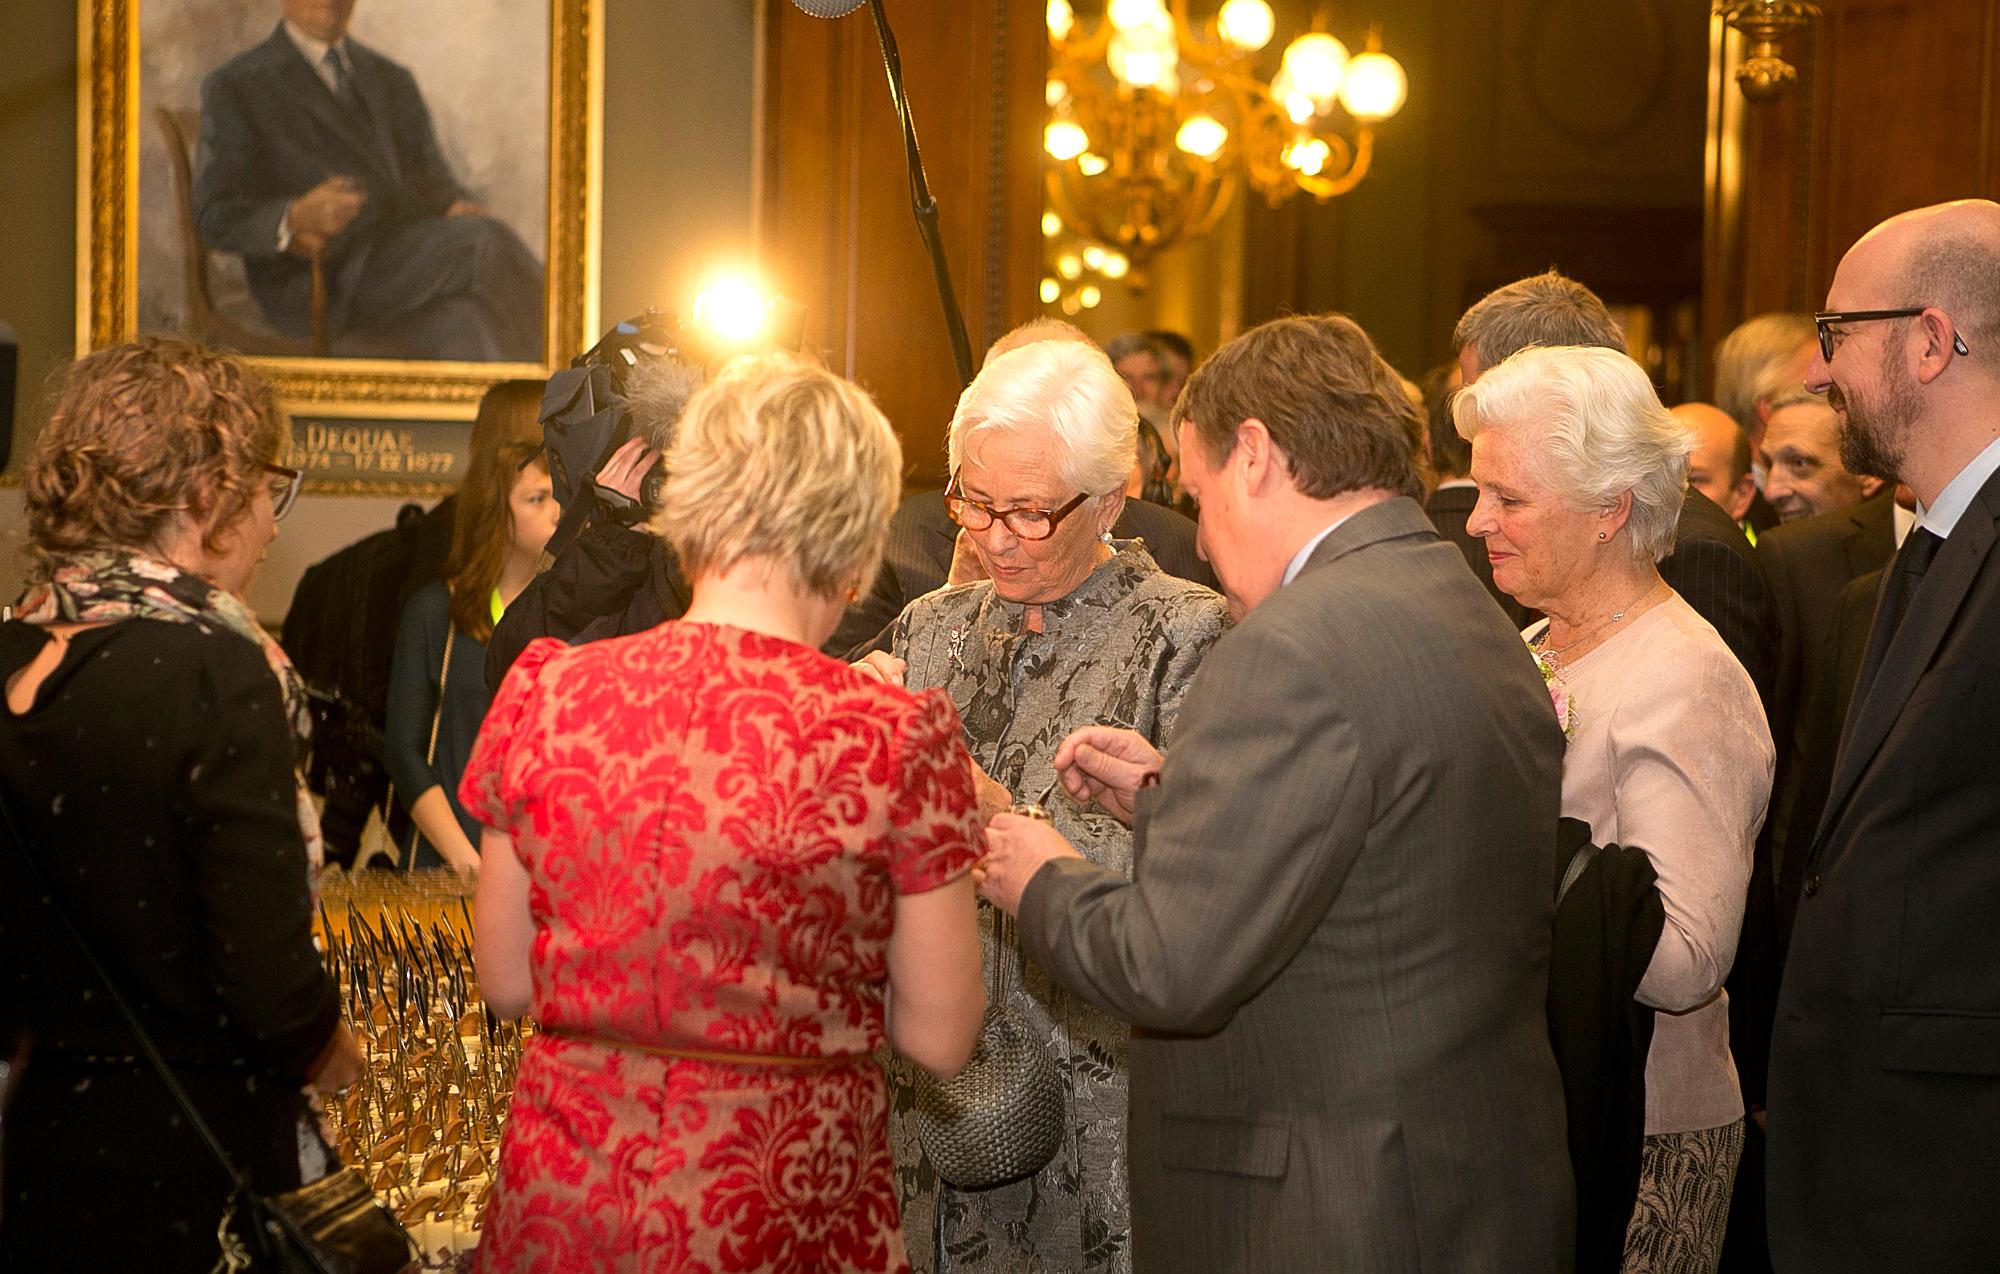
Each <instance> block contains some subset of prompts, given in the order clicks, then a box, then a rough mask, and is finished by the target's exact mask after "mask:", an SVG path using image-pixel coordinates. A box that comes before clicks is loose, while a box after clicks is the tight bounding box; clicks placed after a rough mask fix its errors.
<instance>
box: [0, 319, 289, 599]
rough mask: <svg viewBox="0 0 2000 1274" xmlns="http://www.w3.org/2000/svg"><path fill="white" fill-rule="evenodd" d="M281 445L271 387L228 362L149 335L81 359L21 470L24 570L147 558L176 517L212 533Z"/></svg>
mask: <svg viewBox="0 0 2000 1274" xmlns="http://www.w3.org/2000/svg"><path fill="white" fill-rule="evenodd" d="M290 439H291V429H290V426H289V424H288V423H287V422H286V419H285V414H284V412H283V411H281V410H280V409H279V407H278V400H277V397H276V395H274V394H273V393H272V392H271V387H270V386H269V385H268V384H266V383H265V381H264V378H263V377H261V376H259V375H258V374H257V373H255V372H253V371H251V370H250V369H249V368H248V367H247V366H245V365H244V364H243V363H241V362H238V361H237V360H236V359H235V358H232V357H231V356H229V355H227V354H223V353H220V352H218V351H216V350H211V349H207V348H204V347H202V346H200V345H195V344H192V343H190V342H188V341H182V340H175V339H172V338H170V337H161V336H148V337H142V338H140V339H139V340H136V341H131V342H128V343H126V344H123V345H113V346H111V347H109V348H107V349H101V350H98V351H97V352H95V353H93V354H87V355H85V356H84V357H82V358H80V359H78V360H76V361H75V362H74V363H71V364H70V365H69V367H68V368H66V369H65V370H64V371H63V373H62V377H61V379H60V381H59V382H58V384H57V387H56V401H55V409H54V411H53V412H52V413H51V414H50V416H49V420H48V423H47V424H45V425H43V426H42V431H41V433H40V434H39V435H38V436H37V437H36V439H35V445H34V448H33V450H32V451H30V452H29V454H28V460H27V464H26V465H25V466H24V467H23V469H22V476H21V485H22V487H23V489H24V490H25V493H26V495H27V514H28V519H27V522H28V552H29V554H30V556H31V558H32V565H31V572H32V573H33V574H34V576H35V577H36V578H37V579H46V578H47V577H48V574H49V572H50V571H52V570H53V569H54V567H55V565H56V564H57V563H58V562H60V561H61V560H63V559H64V558H68V557H72V556H75V555H77V554H80V553H87V552H92V551H96V550H103V549H137V550H150V549H154V548H156V547H157V546H158V545H159V544H160V541H161V540H162V539H163V538H165V537H166V535H167V534H168V532H169V531H170V529H171V528H172V525H173V522H174V519H175V518H176V517H178V516H179V515H181V514H186V515H188V516H189V517H196V518H201V517H206V518H212V519H213V524H212V529H213V530H214V531H215V532H217V533H219V532H220V531H221V530H222V529H223V528H224V527H226V526H228V525H229V524H230V523H232V522H234V521H235V520H236V519H237V518H239V517H241V516H242V514H243V511H244V510H245V509H247V508H249V506H250V500H251V497H252V495H253V494H254V493H255V491H256V487H257V483H258V482H259V481H260V480H261V479H262V478H263V476H264V475H263V472H262V470H263V466H264V465H266V464H269V463H271V462H273V461H275V460H277V459H278V457H279V456H281V455H283V454H284V452H285V449H286V447H287V445H288V444H289V442H290ZM208 547H209V548H210V549H211V550H213V549H214V548H215V545H214V543H213V542H211V543H210V544H209V545H208Z"/></svg>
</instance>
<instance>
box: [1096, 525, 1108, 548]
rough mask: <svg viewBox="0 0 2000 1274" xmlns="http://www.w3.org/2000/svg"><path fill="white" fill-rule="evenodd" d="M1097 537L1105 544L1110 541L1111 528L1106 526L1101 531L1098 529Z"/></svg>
mask: <svg viewBox="0 0 2000 1274" xmlns="http://www.w3.org/2000/svg"><path fill="white" fill-rule="evenodd" d="M1097 538H1098V539H1100V540H1102V541H1104V542H1105V543H1106V544H1109V543H1111V528H1110V527H1108V526H1107V527H1105V528H1104V529H1103V530H1102V531H1099V532H1098V533H1097Z"/></svg>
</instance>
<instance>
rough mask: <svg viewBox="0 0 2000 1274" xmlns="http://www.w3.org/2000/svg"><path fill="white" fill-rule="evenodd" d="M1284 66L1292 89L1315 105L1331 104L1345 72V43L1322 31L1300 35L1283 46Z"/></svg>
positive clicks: (1338, 90)
mask: <svg viewBox="0 0 2000 1274" xmlns="http://www.w3.org/2000/svg"><path fill="white" fill-rule="evenodd" d="M1284 69H1285V71H1286V72H1287V73H1288V74H1289V75H1290V77H1291V84H1292V88H1293V89H1294V90H1296V91H1297V92H1300V93H1303V94H1305V95H1306V96H1307V97H1309V98H1311V99H1312V100H1313V104H1314V105H1316V106H1320V107H1325V106H1328V105H1331V104H1332V102H1333V99H1334V95H1335V94H1337V93H1339V92H1340V80H1341V76H1342V75H1343V74H1345V73H1346V71H1347V46H1346V45H1344V44H1342V43H1341V42H1340V41H1339V40H1336V39H1334V38H1333V37H1332V36H1330V35H1328V34H1326V33H1325V32H1324V31H1314V32H1312V33H1311V34H1309V35H1302V36H1300V37H1299V38H1298V39H1296V40H1293V41H1292V42H1291V44H1289V45H1287V46H1286V48H1285V63H1284Z"/></svg>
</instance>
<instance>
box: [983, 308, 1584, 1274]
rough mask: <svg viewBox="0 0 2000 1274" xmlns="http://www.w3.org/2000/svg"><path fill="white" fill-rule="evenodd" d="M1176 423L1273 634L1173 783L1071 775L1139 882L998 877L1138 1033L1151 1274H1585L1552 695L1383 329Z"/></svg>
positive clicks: (1241, 584)
mask: <svg viewBox="0 0 2000 1274" xmlns="http://www.w3.org/2000/svg"><path fill="white" fill-rule="evenodd" d="M1177 414H1178V416H1179V429H1180V433H1181V456H1182V465H1183V470H1182V471H1183V475H1184V480H1185V481H1186V482H1187V483H1188V488H1189V490H1190V491H1191V492H1193V493H1194V494H1195V495H1196V496H1197V498H1198V499H1199V500H1200V502H1201V507H1202V513H1201V527H1200V538H1201V544H1202V546H1203V549H1204V551H1205V552H1206V553H1207V555H1208V556H1209V558H1210V560H1211V561H1212V562H1213V563H1214V565H1215V568H1216V572H1217V574H1218V575H1219V576H1220V577H1221V579H1222V583H1223V587H1224V590H1225V591H1226V592H1227V593H1228V594H1229V597H1230V600H1231V603H1232V605H1233V606H1234V608H1236V609H1237V610H1238V611H1239V612H1243V613H1246V618H1244V620H1243V622H1242V624H1241V625H1240V626H1239V627H1238V628H1237V629H1236V630H1235V631H1234V632H1233V633H1232V634H1231V635H1229V636H1227V637H1224V638H1223V639H1222V641H1221V642H1220V643H1218V644H1217V645H1216V646H1215V648H1214V650H1213V651H1212V652H1211V653H1210V655H1209V656H1208V659H1207V661H1206V662H1205V663H1204V664H1203V666H1202V669H1201V671H1200V672H1199V673H1198V674H1197V676H1196V678H1195V681H1194V685H1193V688H1192V689H1191V690H1190V692H1189V695H1188V699H1187V703H1186V707H1185V708H1184V710H1183V714H1182V717H1181V728H1180V734H1179V737H1178V740H1177V742H1176V743H1175V746H1174V749H1173V755H1172V756H1171V757H1170V758H1167V759H1165V760H1164V762H1163V761H1162V759H1161V758H1160V757H1159V756H1158V755H1157V754H1156V753H1154V752H1153V751H1152V750H1151V748H1150V747H1148V746H1147V745H1146V744H1145V743H1144V742H1143V741H1142V740H1139V739H1138V738H1137V737H1136V736H1133V735H1131V734H1130V733H1129V732H1125V731H1116V730H1112V729H1109V728H1102V727H1093V728H1087V729H1085V730H1082V731H1079V732H1077V733H1076V734H1073V735H1071V736H1070V737H1069V739H1067V740H1065V741H1064V743H1063V745H1062V747H1061V749H1060V750H1059V751H1058V753H1057V757H1056V761H1057V765H1058V767H1059V768H1060V769H1061V770H1062V771H1063V778H1064V781H1065V785H1066V786H1067V787H1068V789H1069V792H1070V794H1071V796H1072V797H1073V798H1076V799H1092V798H1094V799H1096V800H1097V801H1098V802H1099V803H1100V804H1103V805H1104V806H1105V807H1106V808H1107V809H1109V810H1111V811H1112V812H1113V813H1114V814H1117V815H1119V816H1120V817H1122V818H1125V819H1126V820H1127V821H1130V822H1131V823H1132V824H1133V827H1134V829H1135V831H1136V841H1135V851H1136V855H1137V870H1136V874H1135V877H1134V879H1133V880H1132V881H1130V882H1129V883H1128V882H1127V881H1125V880H1124V879H1123V878H1121V877H1119V876H1117V875H1115V874H1114V873H1108V872H1104V871H1101V870H1099V869H1097V868H1095V867H1093V866H1092V865H1090V864H1089V863H1087V862H1085V861H1084V860H1083V859H1081V858H1079V857H1076V856H1075V855H1074V854H1073V852H1072V851H1070V849H1069V847H1068V846H1067V845H1066V844H1065V843H1064V842H1063V840H1062V838H1061V837H1060V836H1058V835H1056V834H1055V832H1054V831H1053V830H1052V829H1051V828H1049V826H1048V825H1047V824H1046V823H1039V822H1034V821H1030V820H1028V819H1024V818H1018V817H1014V816H1011V815H1002V816H1000V817H999V818H996V819H995V820H994V821H993V823H992V825H991V827H990V828H989V830H988V847H989V853H988V857H987V859H986V860H985V861H984V863H983V864H982V866H981V867H980V868H979V869H978V871H977V875H978V876H979V878H980V879H981V882H982V888H983V890H984V891H985V893H986V895H987V897H988V898H989V899H991V900H992V901H993V902H995V903H996V904H997V905H999V906H1001V907H1002V908H1004V909H1006V910H1008V911H1013V912H1017V913H1018V915H1019V917H1020V921H1021V934H1022V941H1023V944H1024V945H1025V946H1026V948H1027V949H1028V950H1029V952H1030V953H1031V954H1032V956H1033V958H1034V959H1035V960H1036V962H1037V963H1039V964H1040V965H1041V966H1042V967H1043V968H1044V969H1046V970H1047V971H1048V972H1049V974H1050V975H1051V976H1052V977H1054V978H1055V979H1056V980H1057V981H1058V982H1060V983H1062V984H1063V985H1064V986H1066V987H1068V988H1069V989H1070V990H1071V991H1073V992H1075V993H1076V994H1078V995H1081V996H1083V997H1084V998H1086V999H1088V1000H1090V1001H1092V1002H1093V1003H1096V1004H1098V1005H1101V1006H1102V1007H1104V1008H1105V1009H1107V1010H1109V1011H1111V1012H1113V1013H1117V1014H1119V1015H1121V1016H1123V1017H1125V1018H1127V1019H1129V1020H1130V1021H1132V1022H1133V1023H1134V1024H1135V1025H1136V1026H1137V1027H1138V1028H1139V1029H1138V1030H1137V1031H1136V1032H1135V1033H1134V1036H1133V1040H1132V1052H1131V1071H1132V1098H1131V1101H1132V1109H1131V1131H1130V1137H1131V1144H1130V1163H1131V1177H1132V1181H1131V1185H1132V1203H1133V1210H1132V1221H1133V1251H1134V1263H1135V1266H1136V1267H1137V1268H1139V1269H1142V1270H1148V1271H1153V1270H1188V1271H1203V1272H1204V1274H1207V1272H1209V1271H1217V1270H1258V1271H1262V1270H1274V1269H1301V1270H1341V1271H1356V1270H1365V1271H1429V1270H1435V1271H1452V1272H1454V1274H1462V1272H1466V1271H1482V1270H1491V1271H1516V1270H1534V1271H1546V1270H1566V1269H1568V1268H1569V1266H1570V1262H1571V1233H1572V1232H1571V1223H1572V1215H1571V1214H1572V1211H1573V1203H1572V1184H1571V1176H1570V1168H1569V1163H1568V1159H1567V1155H1566V1152H1565V1149H1564V1139H1563V1138H1564V1129H1563V1102H1562V1093H1561V1089H1560V1086H1559V1081H1558V1078H1557V1072H1556V1066H1555V1060H1554V1058H1553V1056H1552V1055H1551V1052H1550V1048H1549V1037H1548V1024H1547V1020H1546V1018H1545V1015H1544V1013H1545V1009H1544V1005H1545V999H1546V994H1547V981H1548V960H1549V935H1550V924H1551V918H1552V912H1553V905H1552V903H1553V895H1554V856H1555V840H1554V835H1555V827H1556V811H1557V805H1558V796H1559V788H1560V767H1561V757H1562V734H1561V731H1560V730H1559V729H1558V728H1557V726H1556V721H1555V716H1554V713H1553V712H1552V710H1551V708H1550V704H1549V699H1548V692H1547V690H1546V689H1545V688H1544V687H1543V684H1542V680H1541V678H1540V676H1539V675H1537V673H1536V670H1535V666H1534V662H1533V660H1532V659H1531V658H1530V657H1529V655H1528V652H1527V649H1526V647H1525V646H1524V645H1523V644H1522V643H1521V640H1520V638H1519V637H1518V636H1517V635H1516V634H1515V633H1514V632H1513V630H1512V629H1510V628H1509V627H1508V625H1507V621H1506V619H1505V618H1504V617H1503V616H1502V615H1501V613H1500V611H1499V610H1498V608H1496V607H1494V606H1493V605H1492V604H1491V603H1490V602H1488V601H1487V600H1486V598H1485V594H1484V591H1483V590H1482V588H1481V587H1480V584H1479V582H1478V581H1477V580H1476V579H1474V578H1473V576H1472V573H1471V572H1470V571H1468V570H1467V569H1466V566H1465V560H1464V558H1463V557H1461V556H1460V555H1459V553H1458V551H1457V550H1456V549H1454V548H1452V547H1451V546H1450V545H1448V544H1445V543H1443V542H1442V541H1440V540H1439V539H1438V537H1437V534H1436V532H1435V531H1434V530H1432V528H1431V525H1430V523H1429V521H1428V520H1426V518H1425V517H1424V513H1423V510H1422V509H1421V508H1420V507H1419V506H1418V505H1417V503H1416V501H1415V499H1413V498H1412V497H1414V496H1415V495H1417V494H1418V492H1419V491H1420V489H1421V488H1420V487H1419V484H1418V479H1417V474H1416V467H1415V457H1414V455H1413V454H1412V451H1411V447H1410V444H1409V439H1410V438H1411V437H1413V436H1414V434H1415V431H1414V429H1413V428H1412V427H1411V426H1412V425H1413V423H1414V422H1413V421H1412V420H1411V418H1410V417H1411V414H1412V409H1411V406H1410V404H1409V400H1408V399H1407V398H1406V397H1404V395H1403V393H1402V391H1401V387H1400V385H1399V384H1398V382H1397V379H1396V376H1395V373H1394V372H1392V371H1391V370H1390V369H1389V368H1388V366H1387V365H1386V364H1385V363H1383V362H1382V360H1381V359H1380V358H1379V357H1378V356H1377V355H1376V353H1375V350H1374V347H1373V345H1372V344H1371V343H1370V342H1369V340H1368V337H1367V336H1366V334H1365V333H1363V332H1362V331H1361V329H1360V328H1359V327H1357V326H1355V325H1354V324H1353V323H1352V322H1350V321H1349V320H1347V319H1344V318H1340V317H1335V316H1327V317H1318V318H1289V319H1281V320H1278V321H1276V322H1272V323H1267V324H1265V325H1264V326H1262V327H1260V328H1257V329H1255V330H1254V331H1252V332H1250V333H1248V334H1246V335H1244V336H1242V337H1240V338H1238V339H1237V340H1235V341H1233V342H1231V343H1230V344H1229V345H1228V346H1226V347H1224V348H1223V349H1222V350H1221V351H1220V352H1219V353H1217V354H1216V356H1215V357H1214V358H1213V359H1211V360H1210V361H1209V362H1208V363H1207V364H1205V365H1204V366H1203V367H1202V368H1201V370H1199V371H1198V372H1196V373H1195V375H1194V376H1193V378H1191V379H1190V380H1189V381H1188V384H1187V389H1186V391H1185V392H1184V394H1183V396H1182V398H1181V400H1180V403H1179V406H1178V408H1177ZM1154 776H1157V780H1158V783H1157V786H1152V785H1151V779H1152V778H1153V777H1154Z"/></svg>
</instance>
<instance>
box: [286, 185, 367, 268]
mask: <svg viewBox="0 0 2000 1274" xmlns="http://www.w3.org/2000/svg"><path fill="white" fill-rule="evenodd" d="M367 202H368V192H367V191H366V190H363V189H362V188H361V186H360V184H359V183H358V182H356V181H355V180H354V178H352V177H328V178H327V179H326V180H325V181H323V182H321V183H320V184H319V185H317V186H314V187H313V188H312V189H311V190H308V191H306V192H305V193H304V194H302V195H300V196H299V197H298V198H297V199H294V200H292V205H291V207H290V208H289V209H287V210H286V212H285V224H286V225H287V226H288V227H289V228H290V230H291V232H292V238H291V242H290V244H289V245H288V250H289V251H292V252H296V253H298V254H299V255H301V256H310V255H311V254H312V253H313V251H314V250H315V249H317V248H323V247H325V246H326V241H327V240H328V239H331V238H333V237H334V236H335V235H337V234H339V233H340V232H341V231H343V230H345V229H347V227H349V226H350V225H353V224H354V219H355V218H356V217H358V216H360V215H361V207H362V205H363V204H365V203H367Z"/></svg>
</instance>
